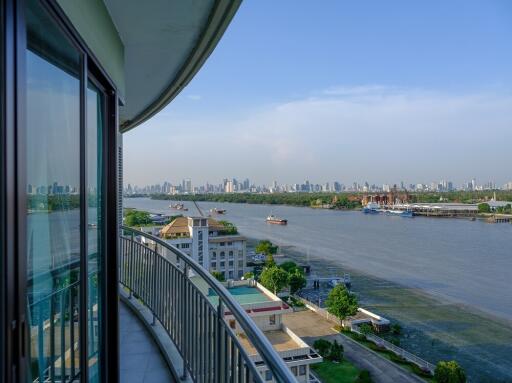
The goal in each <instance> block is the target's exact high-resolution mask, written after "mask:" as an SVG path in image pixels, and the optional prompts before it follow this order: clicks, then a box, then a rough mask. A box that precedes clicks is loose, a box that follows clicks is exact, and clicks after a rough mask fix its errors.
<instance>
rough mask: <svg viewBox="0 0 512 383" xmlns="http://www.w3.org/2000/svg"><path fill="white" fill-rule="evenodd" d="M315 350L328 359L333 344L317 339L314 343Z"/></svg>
mask: <svg viewBox="0 0 512 383" xmlns="http://www.w3.org/2000/svg"><path fill="white" fill-rule="evenodd" d="M313 348H314V349H315V350H316V351H318V353H319V354H320V355H321V356H323V357H327V356H328V355H329V352H330V351H331V342H329V341H328V340H327V339H317V340H315V342H314V343H313Z"/></svg>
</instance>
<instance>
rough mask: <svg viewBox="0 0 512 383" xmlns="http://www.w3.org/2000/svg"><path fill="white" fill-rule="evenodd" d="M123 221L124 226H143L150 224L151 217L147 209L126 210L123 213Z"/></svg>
mask: <svg viewBox="0 0 512 383" xmlns="http://www.w3.org/2000/svg"><path fill="white" fill-rule="evenodd" d="M124 223H125V225H126V226H130V227H133V226H145V225H150V224H151V223H152V222H151V218H150V215H149V213H148V212H147V211H139V210H126V211H125V214H124Z"/></svg>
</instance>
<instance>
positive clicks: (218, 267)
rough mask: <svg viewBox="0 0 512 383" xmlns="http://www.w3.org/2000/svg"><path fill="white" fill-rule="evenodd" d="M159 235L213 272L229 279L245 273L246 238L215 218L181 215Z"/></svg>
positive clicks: (237, 277) (240, 276)
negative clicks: (229, 230) (227, 228)
mask: <svg viewBox="0 0 512 383" xmlns="http://www.w3.org/2000/svg"><path fill="white" fill-rule="evenodd" d="M159 234H160V237H161V238H162V239H163V240H164V241H165V242H167V243H169V244H170V245H173V246H175V247H176V248H178V249H180V250H181V251H183V252H184V253H185V254H187V255H189V256H190V257H191V258H192V259H194V260H195V261H196V262H198V263H199V264H200V265H201V266H203V267H204V268H205V269H207V270H209V271H210V272H213V271H217V272H220V273H221V274H222V275H223V276H224V278H225V279H240V278H242V276H243V275H244V272H245V266H246V256H247V249H246V242H247V241H246V239H245V237H243V236H241V235H239V234H227V233H226V227H224V226H223V225H222V224H220V223H219V222H218V221H216V220H214V219H212V218H204V217H178V218H176V219H175V220H173V221H172V222H171V223H169V224H168V225H166V226H165V227H163V228H162V229H161V230H160V232H159Z"/></svg>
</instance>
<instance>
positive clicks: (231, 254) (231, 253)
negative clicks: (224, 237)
mask: <svg viewBox="0 0 512 383" xmlns="http://www.w3.org/2000/svg"><path fill="white" fill-rule="evenodd" d="M233 256H234V254H233V251H232V250H230V251H229V258H233Z"/></svg>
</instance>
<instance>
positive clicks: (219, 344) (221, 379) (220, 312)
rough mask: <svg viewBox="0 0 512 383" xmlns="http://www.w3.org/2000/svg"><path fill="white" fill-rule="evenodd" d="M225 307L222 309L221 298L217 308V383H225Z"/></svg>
mask: <svg viewBox="0 0 512 383" xmlns="http://www.w3.org/2000/svg"><path fill="white" fill-rule="evenodd" d="M223 311H224V309H223V307H222V300H221V299H220V296H219V304H218V306H217V331H216V333H217V334H216V335H217V337H216V339H215V342H216V344H217V353H216V363H215V364H216V366H215V368H216V370H217V371H216V372H217V374H216V375H217V380H216V381H217V382H219V383H220V382H224V376H223V375H222V365H223V360H222V358H223V355H222V353H223V349H222V321H223Z"/></svg>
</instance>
